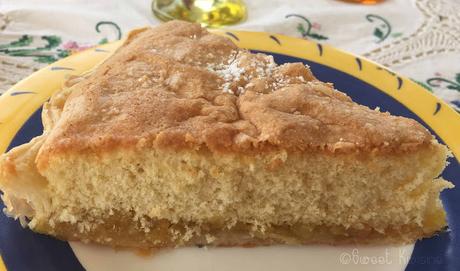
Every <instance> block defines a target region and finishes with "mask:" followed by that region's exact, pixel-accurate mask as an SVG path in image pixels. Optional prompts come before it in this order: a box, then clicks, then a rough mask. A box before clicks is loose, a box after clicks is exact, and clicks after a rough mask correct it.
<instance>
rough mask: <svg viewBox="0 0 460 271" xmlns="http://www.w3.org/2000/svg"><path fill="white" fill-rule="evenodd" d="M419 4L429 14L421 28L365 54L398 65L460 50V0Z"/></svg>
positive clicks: (420, 0)
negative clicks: (457, 0)
mask: <svg viewBox="0 0 460 271" xmlns="http://www.w3.org/2000/svg"><path fill="white" fill-rule="evenodd" d="M415 4H416V5H417V7H418V9H419V10H420V11H421V12H422V14H423V16H424V17H425V19H424V22H423V24H422V25H421V26H420V27H419V29H418V30H417V31H416V32H415V33H413V34H411V35H410V36H408V37H404V38H401V39H399V40H396V41H394V42H391V43H389V44H386V45H384V46H382V47H379V48H377V49H374V50H372V51H370V52H368V53H365V54H364V56H365V57H368V58H370V59H372V60H374V61H376V62H378V63H380V64H383V65H385V66H388V67H395V66H398V65H401V64H404V63H408V62H412V61H415V60H417V59H420V58H424V57H427V56H431V55H435V54H442V53H446V52H458V53H460V2H455V1H448V0H435V1H433V0H417V1H416V2H415Z"/></svg>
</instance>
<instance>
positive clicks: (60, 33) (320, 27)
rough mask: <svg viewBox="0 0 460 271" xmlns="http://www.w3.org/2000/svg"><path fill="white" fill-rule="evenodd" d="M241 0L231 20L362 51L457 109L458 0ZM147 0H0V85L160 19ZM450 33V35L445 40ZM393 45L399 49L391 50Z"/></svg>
mask: <svg viewBox="0 0 460 271" xmlns="http://www.w3.org/2000/svg"><path fill="white" fill-rule="evenodd" d="M246 3H247V6H248V11H249V12H248V19H247V20H246V21H245V22H243V23H241V24H239V25H235V26H232V27H231V28H234V29H245V30H252V31H268V32H274V33H279V34H285V35H291V36H296V37H300V38H304V39H310V40H315V41H317V42H320V43H326V44H331V45H333V46H335V47H338V48H342V49H344V50H347V51H351V52H353V53H356V54H360V55H364V56H366V57H369V58H371V59H373V60H376V61H377V62H381V63H382V64H384V65H387V66H389V67H390V68H391V69H394V70H396V71H397V72H400V73H401V74H403V75H406V76H408V77H410V78H412V79H413V80H414V81H416V82H418V83H419V84H420V85H422V86H423V87H425V88H426V89H427V91H431V92H433V93H434V94H435V95H437V96H439V97H441V98H443V99H444V100H445V101H447V102H449V103H450V104H451V106H452V107H454V108H455V109H457V110H460V64H459V63H460V37H458V35H460V29H458V24H456V20H458V19H459V18H460V17H459V16H460V15H458V14H460V4H459V3H458V1H455V0H439V1H436V4H434V2H433V1H431V2H430V1H426V0H412V1H408V0H387V1H384V2H383V3H382V4H378V5H372V6H369V5H357V4H349V3H345V2H341V1H336V0H293V1H281V0H268V1H261V0H246ZM150 5H151V0H133V1H109V0H101V1H87V0H65V1H63V0H43V1H26V0H3V1H0V91H4V90H6V88H7V87H9V84H13V83H15V81H16V79H17V78H18V77H21V76H25V75H27V74H25V73H26V72H30V70H27V69H19V68H18V69H17V70H18V71H17V73H18V74H14V72H15V70H14V69H12V68H11V67H21V66H26V67H33V69H36V68H38V67H41V66H43V65H46V64H48V63H51V62H54V61H56V60H58V59H60V58H63V57H66V56H68V55H70V54H73V53H75V52H78V51H81V50H83V49H86V48H88V47H91V46H94V45H97V44H103V43H107V42H109V41H113V40H117V39H120V38H121V37H122V36H123V34H126V33H127V32H128V31H129V30H130V29H132V28H135V27H141V26H145V25H155V24H159V23H160V22H159V21H158V20H157V19H156V18H154V17H153V16H152V13H151V10H150ZM430 27H431V29H430ZM442 27H444V28H442ZM440 29H441V30H442V29H444V30H442V31H444V32H445V33H447V34H446V37H444V36H443V37H441V39H440V38H439V37H435V36H434V34H435V33H438V34H436V35H438V36H439V33H441V32H442V31H441V32H440ZM422 30H423V31H422ZM422 32H423V33H422ZM449 33H451V34H449ZM422 34H423V35H428V36H429V35H432V36H433V38H432V39H433V42H431V43H430V44H428V43H429V42H428V43H427V42H421V44H422V45H421V46H412V45H411V41H412V40H420V39H421V38H420V35H422ZM441 34H442V33H441ZM449 35H450V36H453V38H452V39H451V41H450V42H444V41H445V40H448V38H449V37H450V36H449ZM435 39H436V40H435ZM427 40H428V41H430V37H428V39H427ZM438 40H442V41H438ZM436 42H438V43H436ZM443 42H444V43H443ZM456 42H457V43H456ZM424 43H426V48H424V47H423V46H424V45H423V44H424ZM457 44H458V46H457ZM395 46H400V47H401V46H403V47H401V48H403V49H401V50H397V53H394V52H395V50H394V48H395ZM404 46H405V47H404ZM428 46H431V47H430V48H428ZM411 48H412V49H411ZM432 51H433V52H432ZM386 52H387V54H385V53H386ZM12 63H13V64H12ZM5 65H9V66H5ZM2 71H5V72H3V74H2ZM10 74H11V75H10Z"/></svg>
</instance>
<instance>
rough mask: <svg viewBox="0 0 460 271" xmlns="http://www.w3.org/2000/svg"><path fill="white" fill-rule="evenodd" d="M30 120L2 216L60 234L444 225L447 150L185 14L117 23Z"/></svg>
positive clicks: (206, 237) (289, 240)
mask: <svg viewBox="0 0 460 271" xmlns="http://www.w3.org/2000/svg"><path fill="white" fill-rule="evenodd" d="M43 122H44V126H45V131H44V133H43V135H41V136H39V137H37V138H35V139H33V140H32V141H31V142H30V143H28V144H25V145H22V146H19V147H17V148H14V149H12V150H11V151H10V152H8V153H7V154H5V155H3V156H2V158H1V163H0V164H1V175H0V188H1V190H2V191H3V201H4V203H5V205H6V206H7V207H6V211H7V213H8V214H10V215H11V216H13V217H15V218H20V219H21V221H22V222H23V223H25V224H27V225H28V226H29V227H30V228H31V229H32V230H34V231H37V232H41V233H46V234H50V235H53V236H56V237H58V238H61V239H65V240H83V241H89V242H96V243H101V244H107V245H112V246H122V247H135V248H150V247H173V246H190V245H216V246H246V245H250V246H252V245H269V244H306V243H327V244H340V243H407V242H412V241H414V240H416V239H420V238H423V237H429V236H432V235H433V234H435V233H436V232H438V231H440V230H442V229H443V228H444V227H445V226H446V219H445V212H444V210H443V207H442V204H441V201H440V200H439V193H440V191H441V190H443V189H444V188H451V187H453V185H452V184H451V183H449V182H447V181H445V180H443V179H441V178H438V176H439V175H440V173H441V172H442V170H443V168H444V166H445V164H446V157H447V155H448V150H447V148H446V147H445V146H443V145H441V144H438V143H437V142H436V140H435V139H434V138H433V136H432V135H431V134H430V133H429V132H428V131H427V130H426V129H425V128H424V127H422V125H420V124H418V123H417V122H416V121H414V120H411V119H407V118H403V117H396V116H391V115H390V114H388V113H381V112H378V111H375V110H371V109H369V108H367V107H365V106H361V105H358V104H356V103H354V102H353V101H352V100H351V99H350V98H349V97H348V96H347V95H345V94H343V93H341V92H339V91H337V90H335V89H334V88H333V86H332V84H329V83H323V82H320V81H318V80H317V79H316V78H315V77H314V76H313V75H312V73H311V71H310V70H309V69H308V67H305V66H304V65H303V64H301V63H290V64H284V65H277V64H276V63H274V61H273V58H272V57H271V56H268V55H264V54H253V53H250V52H249V51H247V50H242V49H239V48H237V47H236V46H235V45H234V44H233V43H232V42H231V41H230V40H228V39H226V38H224V37H221V36H217V35H213V34H210V33H208V32H207V31H206V30H204V29H202V28H200V26H198V25H195V24H190V23H185V22H170V23H166V24H163V25H161V26H158V27H155V28H149V29H143V30H138V31H135V32H133V33H131V35H130V36H129V37H128V38H127V40H126V42H125V43H124V45H123V46H122V47H121V48H120V49H118V51H117V52H116V53H115V54H114V55H113V56H112V57H110V58H109V59H108V60H107V61H105V62H104V63H103V64H101V65H100V66H99V67H97V69H95V70H94V71H93V72H92V73H91V74H89V75H87V76H85V77H84V78H80V80H76V81H75V82H71V83H69V84H68V86H67V87H64V89H63V90H62V91H60V92H59V93H57V94H55V95H54V96H53V97H52V98H51V100H50V101H49V102H48V103H46V104H45V105H44V109H43Z"/></svg>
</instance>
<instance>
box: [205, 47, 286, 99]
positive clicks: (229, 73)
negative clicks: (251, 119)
mask: <svg viewBox="0 0 460 271" xmlns="http://www.w3.org/2000/svg"><path fill="white" fill-rule="evenodd" d="M276 67H277V64H276V63H275V61H274V59H273V56H269V55H268V56H267V55H262V54H259V55H257V57H254V55H253V54H250V53H249V52H245V51H243V52H241V51H240V52H236V51H235V52H232V54H231V55H230V57H229V58H228V60H227V63H221V64H215V63H212V64H210V65H208V67H207V68H208V70H209V71H211V72H214V73H216V74H217V75H218V76H219V77H221V78H222V79H223V80H224V83H223V84H222V85H221V89H222V91H223V92H225V93H230V94H234V95H242V94H244V92H245V90H246V87H248V86H250V85H251V83H250V82H251V80H253V79H260V78H264V77H268V76H271V75H272V74H273V72H274V70H275V69H276Z"/></svg>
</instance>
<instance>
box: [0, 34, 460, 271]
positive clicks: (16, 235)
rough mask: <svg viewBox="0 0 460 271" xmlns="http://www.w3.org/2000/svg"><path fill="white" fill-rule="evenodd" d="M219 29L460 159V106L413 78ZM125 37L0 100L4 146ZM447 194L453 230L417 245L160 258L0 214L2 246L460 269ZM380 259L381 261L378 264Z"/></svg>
mask: <svg viewBox="0 0 460 271" xmlns="http://www.w3.org/2000/svg"><path fill="white" fill-rule="evenodd" d="M218 34H220V35H225V36H228V37H229V38H230V39H232V40H233V41H234V42H235V43H236V44H237V45H238V46H240V47H243V48H249V49H251V50H254V51H262V52H265V53H268V54H272V55H273V56H274V58H275V61H276V62H277V63H278V64H282V63H287V62H303V63H305V64H308V65H310V67H311V69H312V71H313V72H314V74H315V75H316V76H317V77H318V79H320V80H322V81H326V82H332V83H334V85H335V87H336V88H337V89H339V90H342V91H344V92H345V93H347V94H348V95H349V96H350V97H351V98H352V99H353V100H354V101H355V102H358V103H360V104H363V105H367V106H368V107H370V108H375V107H377V106H378V107H380V108H381V110H383V111H389V112H390V113H392V114H394V115H399V116H405V117H409V118H413V119H415V120H417V121H419V122H420V123H422V124H423V125H425V127H427V128H428V129H430V131H431V132H432V133H433V134H435V135H436V136H437V138H438V140H439V141H440V142H443V143H445V144H447V145H448V146H449V148H450V149H451V150H452V151H453V152H454V154H455V155H457V157H458V155H459V154H460V133H459V131H460V117H459V115H458V113H456V112H455V111H454V110H452V109H451V108H449V107H448V106H447V105H446V104H445V103H443V102H442V101H440V100H438V99H437V98H435V97H434V96H432V95H431V94H429V93H428V92H427V91H426V90H424V89H423V88H421V87H419V86H418V85H417V84H415V83H413V82H412V81H410V80H409V79H406V78H404V77H401V76H399V75H397V74H395V73H393V72H391V71H389V70H387V69H385V68H384V67H381V66H379V65H377V64H375V63H372V62H370V61H367V60H365V59H362V58H359V57H356V56H353V55H351V54H348V53H344V52H342V51H339V50H337V49H334V48H332V47H329V46H324V45H320V44H316V43H313V42H309V41H305V40H301V39H295V38H289V37H285V36H279V35H278V36H274V35H270V34H267V33H250V32H236V31H234V32H219V33H218ZM119 45H120V43H114V44H110V45H106V46H103V47H99V48H97V49H90V50H87V51H85V52H83V53H80V54H77V55H74V56H71V57H69V58H67V59H64V60H61V61H59V62H57V63H55V64H52V65H51V66H49V67H47V68H44V69H43V70H41V71H39V72H37V73H36V74H34V75H32V76H30V77H29V78H27V79H25V80H23V81H22V82H20V83H18V84H17V85H16V86H14V87H13V88H12V89H10V90H9V91H8V92H7V93H5V94H4V95H3V96H2V97H1V98H0V133H1V135H2V139H1V142H0V148H2V150H4V149H5V148H6V146H8V149H10V148H12V147H14V146H17V145H20V144H23V143H26V142H28V141H29V140H30V139H32V138H33V137H35V136H37V135H40V134H41V133H42V131H43V127H42V124H41V117H40V113H41V104H43V102H44V101H46V100H47V99H48V98H49V97H50V95H51V94H52V93H53V92H55V91H57V90H58V89H59V86H60V85H61V84H62V82H63V80H64V78H65V77H66V76H67V75H69V74H80V73H82V72H84V71H86V70H88V69H90V68H91V67H93V66H94V65H96V64H97V63H98V62H100V61H102V60H103V59H105V58H106V57H107V56H109V55H110V54H111V52H113V51H114V50H115V49H116V48H117V47H118V46H119ZM50 82H51V83H50ZM2 144H3V145H2ZM449 162H450V164H449V166H448V167H447V168H446V169H445V171H444V173H443V177H444V178H445V179H447V180H450V181H451V182H453V183H454V184H458V181H459V180H460V170H459V169H460V167H459V163H458V160H457V159H456V158H454V157H452V158H450V159H449ZM442 200H443V202H444V206H445V208H446V210H447V216H448V221H449V226H450V230H449V231H447V232H443V233H441V234H440V235H438V236H435V237H432V238H429V239H424V240H422V241H418V242H417V243H416V244H415V246H414V247H413V251H412V246H405V247H399V248H398V247H396V248H395V247H388V248H387V247H383V248H382V247H378V248H369V247H356V248H355V247H333V248H332V247H325V246H307V247H304V248H289V247H274V248H260V249H257V248H256V249H209V250H206V251H204V250H203V249H198V248H192V249H189V250H187V249H185V250H179V252H164V253H163V252H162V254H161V255H159V256H155V257H147V258H146V257H138V256H135V255H132V253H130V252H126V251H124V252H114V251H111V249H107V248H100V247H94V246H86V245H82V244H78V243H73V244H72V245H70V244H69V243H67V242H63V241H59V240H56V239H54V238H52V237H48V236H45V235H41V234H36V233H33V232H32V231H30V230H29V229H24V228H22V227H21V226H20V224H19V223H18V221H14V220H13V219H11V218H8V217H6V216H4V215H0V254H1V257H2V258H3V262H4V265H5V266H6V269H7V270H18V271H19V270H20V271H22V270H50V271H51V270H56V271H57V270H59V271H60V270H85V268H86V269H88V270H122V269H123V270H126V269H127V268H128V269H130V270H151V269H152V268H155V270H160V269H162V270H180V269H182V268H183V266H184V264H186V265H185V266H186V267H187V270H195V269H196V270H198V269H200V270H206V269H207V270H235V269H239V270H245V269H246V270H279V267H276V263H277V262H281V263H282V266H284V269H285V270H289V269H291V270H307V269H308V267H316V268H321V269H322V270H328V269H329V270H403V269H404V268H406V270H414V271H428V270H430V271H431V270H433V271H434V270H436V271H441V270H451V271H454V270H455V271H458V270H460V240H459V238H458V235H457V233H458V232H460V190H459V189H451V190H448V191H444V192H443V193H442ZM2 208H3V206H2ZM201 251H202V252H201ZM168 253H170V254H168ZM128 254H129V255H128ZM387 254H391V255H390V256H388V255H387ZM76 255H77V256H78V257H77V256H76ZM248 255H249V256H248ZM280 255H282V257H281V256H280ZM168 257H169V258H168ZM366 257H367V258H366ZM385 257H387V258H385ZM388 257H389V258H388ZM157 258H158V259H157ZM171 259H173V260H171ZM235 259H242V260H241V261H238V260H235ZM375 259H377V260H379V261H380V262H372V261H373V260H375ZM272 260H273V261H274V260H276V262H272ZM168 261H170V262H168ZM171 261H172V262H171ZM178 261H182V262H183V264H182V265H180V264H177V262H178ZM283 261H285V262H284V263H283ZM158 262H160V263H158ZM256 263H257V264H256ZM406 265H407V267H406ZM83 266H84V267H83ZM134 266H136V268H135V269H133V268H134ZM181 266H182V267H181ZM131 267H133V268H131ZM275 267H276V269H274V268H275ZM2 268H5V267H2V263H1V262H0V270H2Z"/></svg>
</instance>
